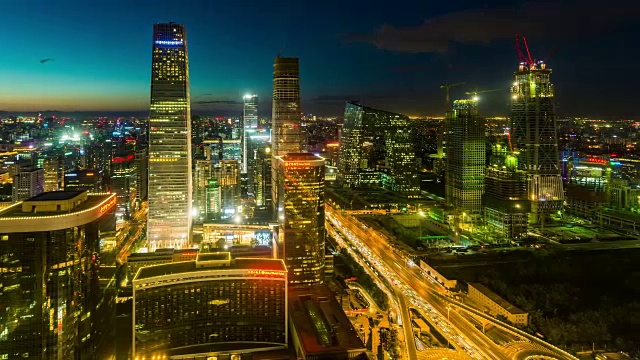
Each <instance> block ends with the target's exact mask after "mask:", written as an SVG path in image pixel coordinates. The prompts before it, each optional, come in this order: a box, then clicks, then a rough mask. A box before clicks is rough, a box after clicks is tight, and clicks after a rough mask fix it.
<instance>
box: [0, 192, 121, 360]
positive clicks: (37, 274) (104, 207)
mask: <svg viewBox="0 0 640 360" xmlns="http://www.w3.org/2000/svg"><path fill="white" fill-rule="evenodd" d="M115 205H116V197H115V195H114V194H95V195H94V194H92V195H88V194H87V192H83V191H70V192H67V191H55V192H46V193H42V194H40V195H37V196H35V197H33V198H30V199H28V200H25V201H23V202H21V203H17V204H15V205H13V206H10V207H8V208H5V209H3V210H2V211H0V283H1V284H2V291H0V304H2V305H1V306H0V319H2V323H3V324H4V325H3V331H2V335H1V336H0V359H45V360H53V359H56V360H64V359H109V358H113V356H114V354H113V349H114V347H115V343H114V337H115V336H114V334H115V316H116V314H115V277H111V280H110V281H105V282H103V281H101V279H102V278H103V277H102V275H101V273H102V272H103V270H107V269H105V268H104V266H103V265H115V262H114V264H102V263H101V261H104V260H102V258H101V254H100V242H101V241H103V239H104V238H106V237H108V236H111V237H112V236H115V219H114V211H115ZM113 267H114V268H115V266H113ZM104 284H107V285H104ZM103 285H104V286H103Z"/></svg>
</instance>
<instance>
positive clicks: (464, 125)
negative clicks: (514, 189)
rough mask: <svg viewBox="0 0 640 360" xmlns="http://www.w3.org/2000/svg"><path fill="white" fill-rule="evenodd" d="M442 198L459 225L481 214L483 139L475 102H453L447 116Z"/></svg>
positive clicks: (484, 149)
mask: <svg viewBox="0 0 640 360" xmlns="http://www.w3.org/2000/svg"><path fill="white" fill-rule="evenodd" d="M446 126H447V156H446V172H445V199H446V202H447V205H449V206H452V207H453V208H454V209H455V210H456V211H457V212H458V214H459V215H460V219H461V221H462V222H467V221H471V222H473V221H476V220H478V219H479V218H480V217H481V215H482V194H483V192H484V171H485V166H486V157H487V154H486V151H487V149H486V138H485V129H484V123H483V121H482V119H481V118H480V117H479V116H478V100H477V99H470V100H455V101H454V102H453V109H452V111H449V112H448V114H447V124H446Z"/></svg>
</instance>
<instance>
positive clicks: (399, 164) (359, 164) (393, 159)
mask: <svg viewBox="0 0 640 360" xmlns="http://www.w3.org/2000/svg"><path fill="white" fill-rule="evenodd" d="M416 168H417V162H416V158H415V152H414V150H413V144H412V143H411V138H410V136H409V118H408V117H407V116H406V115H402V114H395V113H391V112H387V111H382V110H377V109H373V108H370V107H366V106H362V105H360V104H356V103H347V105H346V106H345V109H344V127H343V131H342V137H341V145H340V155H339V158H338V180H339V181H340V183H341V184H342V186H344V187H350V188H351V187H353V188H357V187H369V186H372V185H373V186H381V187H385V188H387V189H389V190H393V191H397V192H399V193H401V194H404V195H406V196H408V197H416V196H418V195H419V193H420V188H419V187H418V177H417V173H416Z"/></svg>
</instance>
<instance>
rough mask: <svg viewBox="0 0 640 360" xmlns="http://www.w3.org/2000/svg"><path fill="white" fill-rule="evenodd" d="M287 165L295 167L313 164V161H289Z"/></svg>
mask: <svg viewBox="0 0 640 360" xmlns="http://www.w3.org/2000/svg"><path fill="white" fill-rule="evenodd" d="M285 166H286V167H293V166H311V163H310V162H308V161H287V162H286V163H285Z"/></svg>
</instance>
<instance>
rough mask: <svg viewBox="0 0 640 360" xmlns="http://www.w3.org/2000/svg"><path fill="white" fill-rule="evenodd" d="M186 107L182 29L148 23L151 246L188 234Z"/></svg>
mask: <svg viewBox="0 0 640 360" xmlns="http://www.w3.org/2000/svg"><path fill="white" fill-rule="evenodd" d="M190 133H191V109H190V97H189V60H188V55H187V33H186V30H185V28H184V26H183V25H179V24H174V23H168V24H155V25H154V26H153V50H152V64H151V113H150V115H149V191H148V192H149V215H148V223H147V239H148V241H149V248H150V249H151V250H153V249H156V248H161V247H174V248H183V247H186V246H187V245H188V244H189V238H190V232H191V195H192V194H191V188H192V185H191V181H192V179H191V155H190V152H191V135H190Z"/></svg>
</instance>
